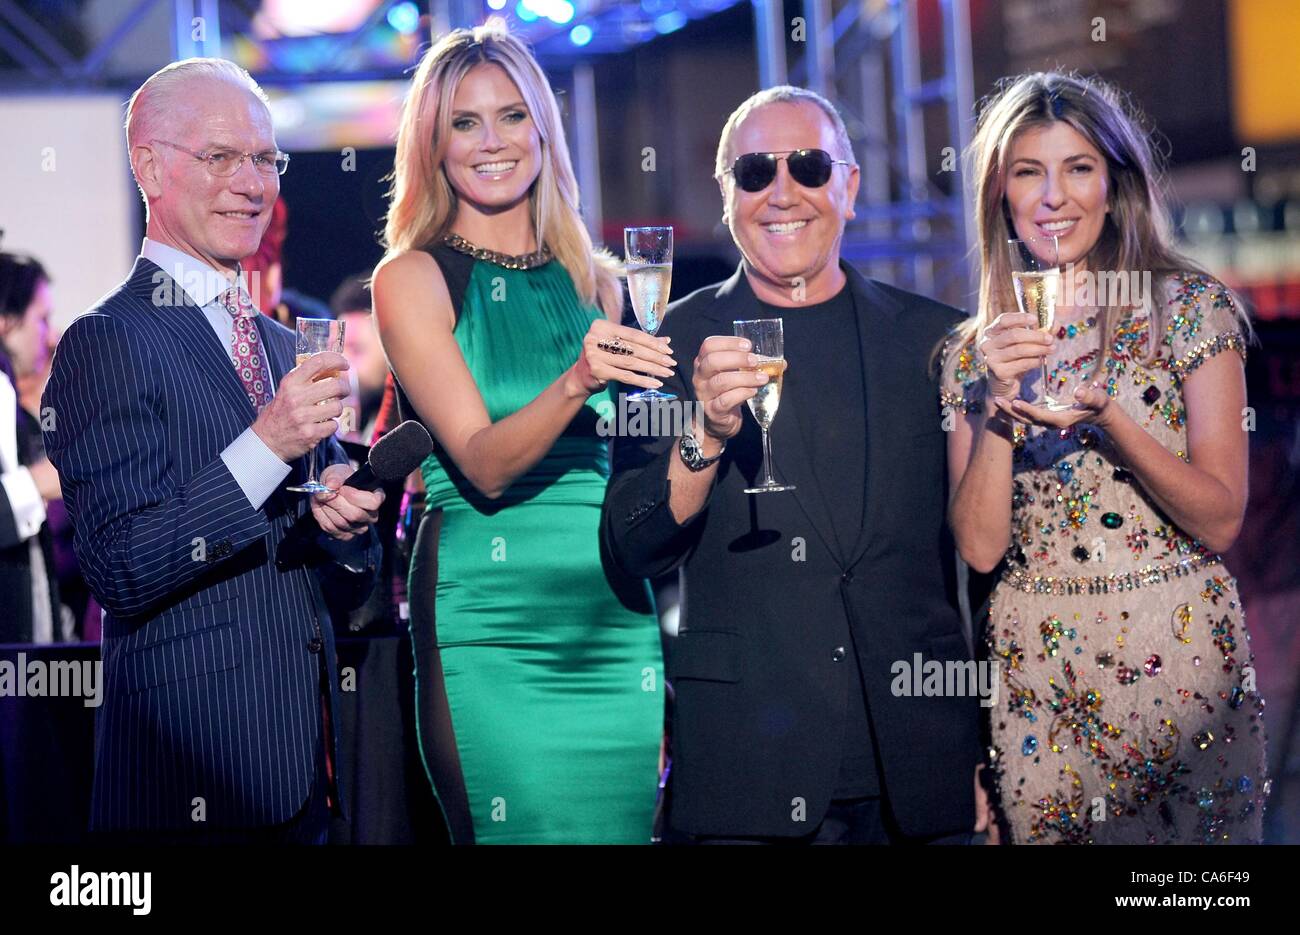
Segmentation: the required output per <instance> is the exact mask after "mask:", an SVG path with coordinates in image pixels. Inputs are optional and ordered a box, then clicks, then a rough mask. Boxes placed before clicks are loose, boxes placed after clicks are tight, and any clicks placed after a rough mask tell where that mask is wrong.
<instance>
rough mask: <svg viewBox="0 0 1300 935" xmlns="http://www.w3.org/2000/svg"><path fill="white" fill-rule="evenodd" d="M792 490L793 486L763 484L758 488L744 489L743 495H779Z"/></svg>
mask: <svg viewBox="0 0 1300 935" xmlns="http://www.w3.org/2000/svg"><path fill="white" fill-rule="evenodd" d="M794 489H795V486H794V484H763V485H762V486H759V487H746V488H745V493H780V492H781V491H783V490H794Z"/></svg>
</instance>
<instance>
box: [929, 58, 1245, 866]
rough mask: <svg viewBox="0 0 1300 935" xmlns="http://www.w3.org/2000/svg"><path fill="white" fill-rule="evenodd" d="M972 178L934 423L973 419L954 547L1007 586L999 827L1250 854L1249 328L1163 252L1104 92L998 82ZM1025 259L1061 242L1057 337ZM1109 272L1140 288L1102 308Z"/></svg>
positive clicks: (953, 470)
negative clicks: (959, 318)
mask: <svg viewBox="0 0 1300 935" xmlns="http://www.w3.org/2000/svg"><path fill="white" fill-rule="evenodd" d="M972 157H973V162H974V165H973V169H974V172H975V179H976V185H977V191H978V195H977V204H978V209H977V216H978V224H979V241H980V243H979V245H980V251H981V259H982V271H981V272H982V278H981V288H980V302H979V309H978V313H977V314H976V315H975V316H973V317H972V318H971V319H970V320H968V321H967V322H965V323H964V324H963V325H962V326H959V328H958V330H957V332H956V333H955V334H954V335H953V336H952V338H951V339H950V340H949V341H948V343H947V347H946V348H945V350H944V353H943V358H944V371H943V372H944V381H943V404H944V406H945V407H948V408H949V409H950V411H954V412H956V413H958V414H959V415H961V416H962V417H960V418H958V419H957V420H956V423H955V431H953V432H952V433H951V434H950V435H949V440H948V453H949V467H950V472H949V474H950V478H951V484H952V498H951V504H950V508H949V513H950V519H951V522H952V526H953V532H954V535H955V538H956V541H957V545H958V548H959V549H960V551H961V554H962V556H963V557H964V558H965V559H966V561H967V562H969V563H970V564H971V566H972V567H974V568H976V569H977V570H980V571H991V570H993V569H994V568H997V567H1001V569H1002V576H1001V580H1000V582H999V583H998V584H997V586H996V588H995V589H994V592H993V596H992V599H991V602H990V609H989V615H988V618H987V620H986V621H985V626H986V640H987V645H988V649H989V653H990V658H991V659H993V660H994V661H996V662H998V663H1000V664H1001V671H1002V679H1003V681H1002V692H1001V698H1000V701H999V704H998V705H997V706H996V707H994V708H992V709H990V714H991V716H992V724H991V727H992V739H993V751H992V753H993V767H994V770H993V772H994V776H995V778H996V788H997V792H998V793H999V795H998V796H997V799H998V805H999V808H1000V812H1001V814H1002V816H1003V818H1004V823H1003V825H1002V827H1003V829H1004V830H1005V831H1006V832H1008V833H1009V836H1010V839H1011V841H1012V842H1014V843H1035V842H1042V843H1134V844H1146V843H1173V842H1178V843H1246V842H1258V841H1259V840H1260V837H1261V819H1262V814H1263V807H1264V800H1265V796H1266V793H1267V783H1266V780H1265V758H1264V729H1263V724H1262V720H1261V718H1262V711H1263V701H1262V700H1261V699H1260V697H1259V694H1258V692H1257V691H1256V690H1255V682H1254V670H1253V668H1252V666H1251V654H1250V643H1249V638H1248V636H1247V633H1246V626H1245V619H1244V615H1243V611H1242V607H1241V597H1240V595H1239V594H1238V592H1237V588H1236V582H1235V580H1234V579H1233V578H1232V576H1231V575H1230V574H1229V572H1228V570H1227V569H1226V568H1225V567H1224V565H1223V562H1222V559H1221V558H1220V556H1219V553H1220V552H1223V551H1225V550H1226V549H1228V548H1229V547H1230V546H1231V545H1232V543H1233V541H1234V540H1235V539H1236V537H1237V534H1238V532H1239V531H1240V529H1241V522H1242V516H1243V514H1244V512H1245V506H1246V467H1247V442H1248V436H1247V433H1246V432H1245V431H1243V430H1242V425H1241V418H1242V411H1243V409H1244V407H1245V405H1246V384H1245V377H1244V367H1243V359H1244V356H1245V353H1246V344H1247V342H1248V339H1249V337H1250V326H1249V324H1248V323H1247V321H1246V319H1245V317H1244V316H1243V315H1242V314H1241V312H1240V310H1239V309H1238V308H1237V306H1236V305H1235V303H1234V301H1233V299H1232V295H1231V293H1230V292H1229V291H1228V290H1227V289H1226V288H1225V287H1224V286H1223V284H1222V283H1220V282H1218V281H1217V280H1215V279H1214V278H1213V277H1211V276H1209V275H1207V274H1206V273H1204V272H1202V271H1200V270H1198V269H1196V267H1195V266H1194V265H1193V264H1192V263H1191V262H1190V261H1188V260H1186V259H1185V258H1183V257H1181V256H1179V255H1178V254H1177V253H1176V252H1175V251H1174V250H1173V249H1172V247H1171V246H1170V243H1171V237H1170V233H1169V225H1168V222H1167V217H1166V214H1165V209H1164V204H1163V199H1162V197H1161V193H1160V189H1159V180H1158V176H1157V174H1156V171H1155V168H1154V158H1153V156H1152V152H1151V149H1150V144H1149V135H1148V134H1147V132H1146V131H1145V130H1144V129H1143V128H1142V127H1141V126H1140V124H1139V123H1138V122H1137V120H1136V119H1134V118H1133V117H1132V116H1130V115H1129V113H1128V112H1127V111H1126V109H1125V107H1124V105H1123V99H1122V97H1121V96H1120V95H1119V94H1118V93H1117V92H1116V91H1114V90H1113V89H1112V88H1110V87H1108V86H1106V85H1105V84H1103V83H1101V82H1096V81H1084V80H1082V79H1079V78H1076V77H1073V76H1070V75H1061V74H1051V73H1049V74H1033V75H1026V76H1023V77H1021V78H1019V79H1016V80H1012V81H1008V82H1006V83H1005V85H1004V86H1003V87H1002V88H1001V89H1000V90H999V93H997V94H996V95H994V96H993V97H992V98H991V99H990V100H989V102H988V103H987V105H986V107H985V108H984V110H983V112H982V114H981V117H980V122H979V128H978V130H977V132H976V135H975V139H974V142H973V145H972ZM1011 238H1015V239H1018V240H1021V241H1028V240H1030V239H1037V240H1038V241H1039V243H1040V244H1041V242H1042V240H1043V239H1044V238H1056V240H1057V243H1058V245H1059V261H1060V263H1061V264H1062V270H1063V272H1062V284H1061V290H1060V291H1061V298H1060V300H1059V301H1058V304H1057V318H1056V321H1055V323H1054V324H1053V326H1052V328H1051V330H1050V332H1046V331H1040V330H1038V328H1037V321H1036V319H1035V318H1034V317H1033V316H1030V315H1023V314H1020V313H1019V312H1018V311H1017V307H1016V300H1015V297H1014V295H1013V294H1012V277H1011V270H1010V258H1011V254H1010V251H1009V250H1008V246H1007V241H1008V240H1009V239H1011ZM1039 249H1041V247H1040V248H1039ZM1044 259H1046V258H1045V257H1044ZM1049 262H1050V261H1049ZM1117 273H1118V274H1119V275H1120V276H1121V277H1125V280H1126V282H1125V284H1126V285H1127V286H1129V287H1134V286H1136V287H1137V288H1136V289H1133V288H1130V289H1129V291H1128V292H1118V291H1117V292H1115V294H1110V292H1109V290H1112V289H1114V287H1115V285H1116V284H1117V283H1118V282H1119V281H1120V280H1119V279H1117V278H1116V277H1115V276H1114V274H1117ZM1130 277H1131V278H1130ZM1148 286H1149V290H1148ZM1043 358H1046V361H1047V364H1046V370H1047V375H1046V376H1047V379H1046V382H1047V383H1048V385H1047V386H1046V387H1044V386H1043V383H1044V378H1043V375H1042V373H1043V370H1042V367H1041V365H1040V362H1041V361H1042V359H1043ZM1045 390H1046V392H1048V393H1050V394H1051V395H1052V396H1053V397H1055V399H1057V400H1059V401H1062V402H1063V403H1065V404H1069V405H1070V408H1067V409H1065V410H1063V411H1053V410H1051V409H1049V408H1047V407H1045V406H1043V405H1040V404H1039V401H1041V400H1042V399H1043V396H1044V391H1045Z"/></svg>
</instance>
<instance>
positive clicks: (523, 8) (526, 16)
mask: <svg viewBox="0 0 1300 935" xmlns="http://www.w3.org/2000/svg"><path fill="white" fill-rule="evenodd" d="M515 16H518V17H519V18H520V19H521V20H523V21H524V22H525V23H531V22H533V21H534V20H535V19H537V11H536V10H535V9H533V7H532V6H530V5H529V3H528V0H519V5H518V6H516V7H515Z"/></svg>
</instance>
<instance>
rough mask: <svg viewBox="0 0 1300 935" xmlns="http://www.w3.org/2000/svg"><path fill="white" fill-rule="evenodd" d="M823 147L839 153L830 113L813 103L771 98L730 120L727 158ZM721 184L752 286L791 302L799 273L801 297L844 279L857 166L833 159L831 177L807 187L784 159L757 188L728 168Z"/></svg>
mask: <svg viewBox="0 0 1300 935" xmlns="http://www.w3.org/2000/svg"><path fill="white" fill-rule="evenodd" d="M798 149H823V150H825V151H826V152H828V153H830V154H831V158H833V159H844V158H845V156H846V154H845V153H843V152H841V151H840V147H839V145H838V144H837V142H836V139H835V128H834V126H833V125H832V124H831V121H830V118H829V117H827V116H826V114H825V113H823V112H822V110H821V108H820V107H818V106H817V105H816V104H812V103H806V102H785V101H781V102H775V103H771V104H765V105H763V106H762V107H759V108H758V109H757V110H754V111H752V112H751V113H750V114H749V115H748V116H746V117H745V119H744V120H743V121H741V123H740V124H739V126H737V127H736V128H735V130H734V131H733V133H732V135H731V139H730V140H729V142H728V146H727V165H728V167H730V166H731V165H732V164H733V163H734V162H735V160H736V158H737V157H738V156H741V155H744V154H745V153H781V152H789V151H791V150H798ZM720 185H721V187H722V197H723V200H724V202H725V204H726V214H725V216H726V221H727V226H728V228H729V229H730V230H731V236H732V239H733V240H735V242H736V246H737V247H739V248H740V252H741V254H742V255H743V256H744V258H745V266H746V272H747V274H748V275H749V277H750V282H751V285H752V286H753V288H754V291H755V294H756V295H758V296H759V298H761V299H763V300H764V301H767V302H771V303H772V304H781V305H790V304H793V303H792V301H791V299H790V296H791V287H792V285H793V284H796V283H797V281H798V280H800V279H802V281H803V283H804V287H805V294H804V296H803V301H804V302H808V303H812V302H820V301H824V300H826V299H829V298H831V297H832V296H833V295H834V294H835V293H836V292H837V291H838V290H839V287H840V286H841V285H842V284H843V275H844V274H843V271H842V270H841V269H840V268H839V256H840V239H841V237H842V236H843V235H844V223H845V221H847V220H848V219H850V218H852V217H853V200H854V198H856V197H857V192H858V169H857V167H856V166H841V165H837V166H835V167H834V168H832V169H831V177H830V181H829V182H827V183H826V184H825V185H823V186H821V187H820V188H806V187H804V186H802V185H800V184H799V183H798V182H796V181H795V180H794V179H793V178H791V176H790V169H789V166H788V165H787V164H786V161H785V160H784V159H782V160H780V161H779V162H778V163H777V174H776V178H775V179H773V180H772V183H771V184H770V185H768V186H767V188H765V189H763V190H762V191H760V192H747V191H744V190H743V189H742V188H741V187H740V186H739V185H737V184H736V181H735V179H734V178H733V177H732V175H731V173H730V172H729V171H728V172H727V173H726V174H725V175H723V177H722V179H721V181H720Z"/></svg>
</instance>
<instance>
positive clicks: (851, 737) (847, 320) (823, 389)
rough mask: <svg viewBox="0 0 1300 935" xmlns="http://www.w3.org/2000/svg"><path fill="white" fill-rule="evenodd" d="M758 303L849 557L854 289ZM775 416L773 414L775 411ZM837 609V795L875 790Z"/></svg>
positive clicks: (860, 472)
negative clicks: (770, 324) (841, 654)
mask: <svg viewBox="0 0 1300 935" xmlns="http://www.w3.org/2000/svg"><path fill="white" fill-rule="evenodd" d="M760 306H761V308H762V314H761V315H760V317H762V318H780V319H782V325H781V331H782V333H783V335H784V341H785V359H786V364H787V367H788V369H787V371H786V376H785V387H784V391H783V394H788V395H794V394H798V396H799V399H800V400H816V401H817V403H816V404H814V405H801V406H799V408H798V409H797V410H791V414H792V415H793V414H794V413H796V412H797V414H798V418H800V419H801V420H803V421H804V422H805V423H806V424H805V425H804V426H803V427H804V428H805V429H806V430H807V431H806V434H807V437H808V439H809V446H810V450H809V452H808V454H809V455H810V460H811V462H812V464H813V465H814V469H815V470H816V472H817V483H818V485H819V486H820V487H821V490H822V494H823V495H824V496H825V497H826V499H827V501H828V503H827V506H828V507H829V509H828V512H829V513H830V516H831V520H832V523H833V524H834V533H835V538H836V540H837V541H838V543H839V552H840V555H841V556H842V557H847V556H848V555H849V554H850V552H851V551H852V550H853V547H854V545H855V544H856V543H857V541H858V536H859V535H860V534H861V532H862V520H863V507H864V494H865V491H866V476H867V436H866V418H867V416H866V413H867V391H866V385H865V382H864V376H863V364H862V345H861V343H860V340H859V336H858V322H857V314H856V310H855V308H854V301H853V291H852V290H851V289H849V288H848V285H847V283H846V284H845V286H844V288H842V289H841V290H840V291H839V293H837V294H836V295H835V296H833V297H832V298H830V299H828V300H827V301H825V302H819V303H817V304H815V305H800V306H793V307H783V306H777V305H768V304H767V303H765V302H760ZM781 417H782V414H781V413H778V414H777V418H778V419H780V418H781ZM786 437H787V438H790V437H791V435H790V434H789V433H787V435H786ZM794 437H798V436H797V435H795V436H794ZM791 480H793V478H791ZM808 494H812V491H808ZM805 495H807V494H805ZM769 496H778V497H780V496H792V495H791V494H771V495H769ZM842 613H843V614H844V626H843V634H844V640H845V644H844V646H845V649H846V651H847V652H846V657H845V660H844V663H845V664H846V665H851V666H853V677H852V678H851V679H850V680H849V685H850V690H849V691H848V692H847V693H846V698H845V722H844V738H843V746H842V747H841V759H840V775H839V779H838V781H837V782H836V785H835V791H834V793H833V795H834V797H835V798H837V799H844V798H856V797H859V796H868V795H879V794H880V783H879V779H878V777H877V767H876V755H875V744H874V743H873V742H872V738H871V725H870V721H869V720H868V714H867V701H866V694H865V691H864V689H863V687H862V673H861V669H860V667H859V665H858V658H857V653H856V652H855V651H854V647H853V635H852V632H851V629H850V625H849V619H848V612H847V610H845V611H842ZM855 689H856V690H855Z"/></svg>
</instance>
